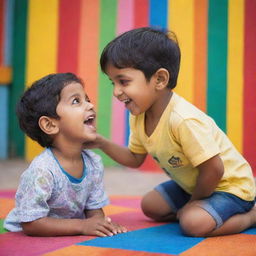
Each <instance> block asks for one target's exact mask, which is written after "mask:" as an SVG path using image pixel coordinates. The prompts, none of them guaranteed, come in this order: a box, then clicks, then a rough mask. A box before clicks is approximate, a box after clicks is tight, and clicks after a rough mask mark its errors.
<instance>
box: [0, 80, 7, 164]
mask: <svg viewBox="0 0 256 256" xmlns="http://www.w3.org/2000/svg"><path fill="white" fill-rule="evenodd" d="M0 99H1V100H0V109H1V111H0V120H1V121H0V159H6V158H7V148H8V147H7V142H8V140H7V138H8V130H7V129H8V104H7V103H8V102H7V99H8V87H7V86H2V85H0Z"/></svg>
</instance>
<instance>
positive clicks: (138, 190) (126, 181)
mask: <svg viewBox="0 0 256 256" xmlns="http://www.w3.org/2000/svg"><path fill="white" fill-rule="evenodd" d="M28 165H29V164H28V163H27V162H26V161H24V160H22V159H11V160H0V189H16V188H17V186H18V183H19V177H20V175H21V173H22V172H23V171H24V170H25V169H26V168H27V166H28ZM166 180H168V177H167V176H166V174H165V173H164V172H163V173H162V172H150V171H140V170H137V169H130V168H125V167H112V168H105V188H106V191H107V193H108V194H109V195H132V196H142V195H144V194H145V193H147V192H148V191H150V190H151V189H152V188H154V187H155V186H156V185H158V184H159V183H161V182H163V181H166Z"/></svg>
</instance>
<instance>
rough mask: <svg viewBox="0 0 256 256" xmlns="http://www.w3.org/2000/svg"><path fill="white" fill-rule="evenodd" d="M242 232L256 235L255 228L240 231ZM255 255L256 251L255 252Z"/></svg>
mask: <svg viewBox="0 0 256 256" xmlns="http://www.w3.org/2000/svg"><path fill="white" fill-rule="evenodd" d="M242 234H248V235H256V228H249V229H247V230H246V231H244V232H242ZM255 255H256V253H255Z"/></svg>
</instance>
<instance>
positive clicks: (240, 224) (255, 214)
mask: <svg viewBox="0 0 256 256" xmlns="http://www.w3.org/2000/svg"><path fill="white" fill-rule="evenodd" d="M255 224H256V208H255V207H253V208H252V210H250V211H249V212H247V213H242V214H236V215H234V216H232V217H231V218H230V219H228V220H227V221H226V222H224V224H223V226H221V227H220V228H218V229H216V230H214V231H212V232H210V233H209V234H208V235H207V236H221V235H231V234H237V233H240V232H242V231H244V230H246V229H247V228H250V227H252V226H253V225H255Z"/></svg>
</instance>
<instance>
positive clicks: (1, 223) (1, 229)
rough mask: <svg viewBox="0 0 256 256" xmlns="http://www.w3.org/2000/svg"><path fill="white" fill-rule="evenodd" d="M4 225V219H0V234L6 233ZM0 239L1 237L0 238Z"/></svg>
mask: <svg viewBox="0 0 256 256" xmlns="http://www.w3.org/2000/svg"><path fill="white" fill-rule="evenodd" d="M3 225H4V220H3V219H0V234H3V233H6V232H7V231H6V230H5V229H4V227H3ZM0 239H1V238H0Z"/></svg>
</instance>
